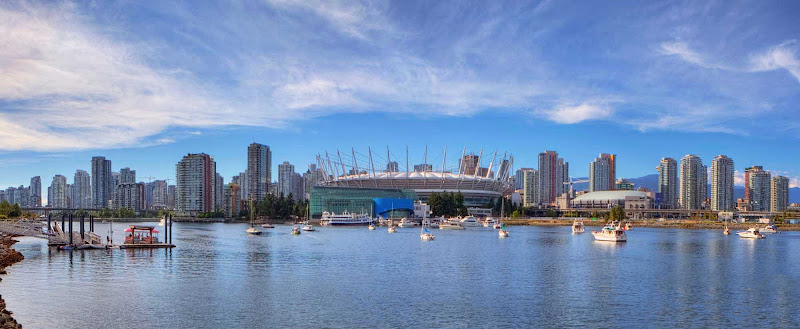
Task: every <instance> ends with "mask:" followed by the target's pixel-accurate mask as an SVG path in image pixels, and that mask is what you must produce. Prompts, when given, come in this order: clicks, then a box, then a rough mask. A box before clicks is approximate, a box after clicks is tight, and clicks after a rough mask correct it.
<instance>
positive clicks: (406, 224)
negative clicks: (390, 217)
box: [397, 217, 417, 228]
mask: <svg viewBox="0 0 800 329" xmlns="http://www.w3.org/2000/svg"><path fill="white" fill-rule="evenodd" d="M397 226H399V227H403V228H405V227H414V226H417V222H415V221H413V220H410V219H408V218H405V217H403V218H402V219H400V223H398V224H397Z"/></svg>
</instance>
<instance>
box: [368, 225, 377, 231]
mask: <svg viewBox="0 0 800 329" xmlns="http://www.w3.org/2000/svg"><path fill="white" fill-rule="evenodd" d="M369 229H370V230H372V231H374V230H376V229H377V227H376V226H375V224H369Z"/></svg>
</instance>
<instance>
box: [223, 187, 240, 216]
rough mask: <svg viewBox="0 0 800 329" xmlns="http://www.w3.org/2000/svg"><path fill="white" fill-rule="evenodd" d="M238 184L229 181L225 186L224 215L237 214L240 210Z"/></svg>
mask: <svg viewBox="0 0 800 329" xmlns="http://www.w3.org/2000/svg"><path fill="white" fill-rule="evenodd" d="M239 190H240V188H239V185H238V184H236V183H229V184H228V185H226V186H225V216H227V217H234V216H238V215H239V212H240V211H241V208H240V206H241V197H240V196H239Z"/></svg>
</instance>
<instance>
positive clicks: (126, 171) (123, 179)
mask: <svg viewBox="0 0 800 329" xmlns="http://www.w3.org/2000/svg"><path fill="white" fill-rule="evenodd" d="M118 179H119V181H118V182H117V184H118V185H119V184H127V183H136V170H131V168H128V167H125V168H122V169H120V170H119V178H118Z"/></svg>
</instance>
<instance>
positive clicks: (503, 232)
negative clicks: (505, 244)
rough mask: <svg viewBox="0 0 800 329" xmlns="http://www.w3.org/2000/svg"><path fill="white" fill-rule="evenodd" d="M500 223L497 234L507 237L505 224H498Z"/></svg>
mask: <svg viewBox="0 0 800 329" xmlns="http://www.w3.org/2000/svg"><path fill="white" fill-rule="evenodd" d="M500 225H501V226H500V230H499V231H497V235H498V236H500V237H501V238H507V237H508V231H507V230H506V226H505V224H500Z"/></svg>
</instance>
